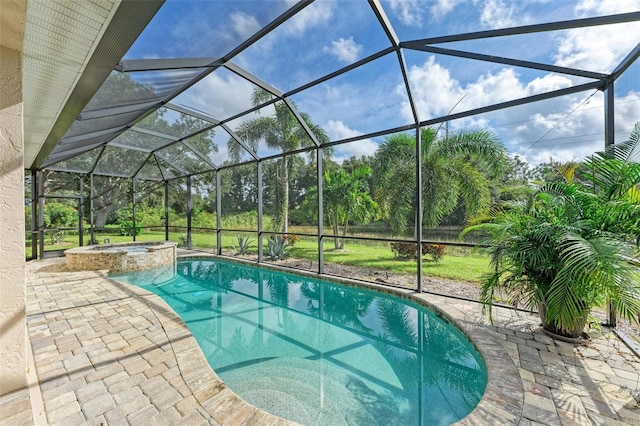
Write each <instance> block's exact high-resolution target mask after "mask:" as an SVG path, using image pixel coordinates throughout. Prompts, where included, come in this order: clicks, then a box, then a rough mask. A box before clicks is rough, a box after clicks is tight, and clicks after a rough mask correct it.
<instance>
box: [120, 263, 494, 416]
mask: <svg viewBox="0 0 640 426" xmlns="http://www.w3.org/2000/svg"><path fill="white" fill-rule="evenodd" d="M154 275H157V274H139V273H129V274H117V275H114V276H113V277H114V278H116V279H118V280H121V281H126V282H129V283H132V284H136V285H138V286H141V287H143V288H145V289H148V290H150V291H152V292H154V293H156V294H158V295H159V296H160V297H162V298H163V299H164V300H165V301H166V302H167V303H168V304H169V305H170V306H171V307H172V308H173V309H174V310H175V311H176V313H178V314H179V315H180V316H181V317H182V318H183V320H184V321H185V323H186V324H187V326H188V327H189V329H190V330H191V332H192V334H193V335H194V337H195V338H196V340H197V341H198V343H199V344H200V346H201V348H202V351H203V353H204V354H205V356H206V357H207V360H208V361H209V363H210V365H211V366H212V368H213V369H214V370H215V372H216V373H217V374H218V375H219V376H220V378H221V379H222V380H223V381H224V382H225V383H226V384H227V385H228V386H229V387H230V388H231V389H232V390H233V391H234V392H236V393H237V394H238V395H240V396H241V397H242V398H244V399H245V400H246V401H248V402H250V403H251V404H253V405H255V406H257V407H259V408H262V409H264V410H266V411H269V412H271V413H273V414H275V415H278V416H281V417H284V418H287V419H290V420H294V421H297V422H300V423H304V424H319V425H324V424H331V425H338V424H367V425H369V424H372V425H373V424H384V425H390V424H402V425H409V424H450V423H453V422H455V421H456V420H459V419H461V418H462V417H464V416H465V415H466V414H468V413H469V412H470V411H471V410H473V408H474V407H475V406H476V405H477V404H478V402H479V401H480V399H481V398H482V394H483V392H484V388H485V386H486V382H487V373H486V369H485V366H484V363H483V361H482V359H481V357H480V355H479V354H478V352H477V351H476V350H475V349H474V348H473V345H471V344H470V342H469V341H468V340H467V339H466V338H465V337H464V335H463V334H462V333H461V332H460V331H459V330H458V329H457V328H455V327H453V326H452V325H450V324H448V323H447V322H446V321H444V320H443V319H441V318H440V317H438V316H437V315H435V314H434V313H433V312H432V311H430V310H428V309H426V308H424V307H422V306H420V305H417V304H414V303H412V302H410V301H407V300H403V299H400V298H397V297H392V296H389V295H384V294H381V293H377V292H372V291H368V290H364V289H360V288H355V287H347V286H341V285H337V284H334V283H328V282H323V281H320V280H316V279H311V278H306V277H301V276H297V275H292V274H285V273H281V272H275V271H271V270H265V269H262V268H256V267H250V266H244V265H239V264H235V263H230V262H224V261H219V260H213V259H206V260H205V259H194V260H180V261H178V264H177V268H176V272H175V277H174V278H173V279H171V280H167V281H164V282H163V283H162V284H155V283H154V282H153V281H154V280H153V279H150V278H147V277H150V276H154Z"/></svg>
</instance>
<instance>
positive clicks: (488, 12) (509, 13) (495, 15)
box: [476, 0, 528, 28]
mask: <svg viewBox="0 0 640 426" xmlns="http://www.w3.org/2000/svg"><path fill="white" fill-rule="evenodd" d="M476 3H477V2H476ZM481 5H482V11H481V12H480V22H481V23H482V25H484V26H485V27H488V28H507V27H513V26H517V25H523V24H524V23H525V22H527V21H528V18H527V16H526V15H525V14H518V15H516V13H515V12H516V5H517V4H516V3H515V2H511V3H510V4H508V5H507V3H506V2H505V1H503V0H483V1H482V2H481Z"/></svg>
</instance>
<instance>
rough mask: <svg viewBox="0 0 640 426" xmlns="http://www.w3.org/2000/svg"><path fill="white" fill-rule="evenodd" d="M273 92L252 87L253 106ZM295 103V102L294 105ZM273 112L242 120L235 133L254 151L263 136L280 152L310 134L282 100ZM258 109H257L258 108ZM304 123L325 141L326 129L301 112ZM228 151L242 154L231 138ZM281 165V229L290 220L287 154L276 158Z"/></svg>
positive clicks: (237, 155) (298, 144)
mask: <svg viewBox="0 0 640 426" xmlns="http://www.w3.org/2000/svg"><path fill="white" fill-rule="evenodd" d="M272 98H273V95H272V94H271V93H269V92H267V91H266V90H264V89H260V88H258V89H255V90H254V91H253V94H252V95H251V103H252V104H253V106H256V107H257V106H259V105H262V104H264V103H265V102H268V101H270V100H271V99H272ZM294 107H295V105H294ZM274 109H275V115H273V116H268V117H267V116H263V117H256V118H254V119H251V120H247V121H245V122H243V123H242V124H241V125H240V126H239V127H238V128H237V129H236V134H237V135H238V136H239V137H240V138H242V140H243V141H244V142H246V143H247V144H248V145H249V147H251V148H252V149H253V150H254V152H257V150H258V143H259V142H260V141H261V140H264V141H265V143H266V144H267V146H268V147H269V148H275V149H280V150H282V152H283V153H287V152H291V151H295V150H296V149H298V148H300V147H301V146H302V143H303V142H304V141H305V140H307V141H308V140H309V135H308V133H307V132H306V130H305V129H304V127H303V125H302V124H301V123H300V122H299V121H298V119H297V118H296V116H295V115H294V114H293V112H292V111H291V109H289V107H288V106H287V104H286V103H284V102H276V103H275V104H274ZM258 113H259V111H258ZM300 117H302V119H303V120H304V122H305V124H306V126H307V127H308V128H309V130H311V132H312V133H313V134H314V136H315V137H316V139H317V140H318V142H320V143H321V144H322V143H326V142H328V141H329V137H328V136H327V134H326V133H325V131H324V130H323V129H322V128H321V127H320V126H318V125H316V124H314V123H313V122H312V121H311V118H310V117H309V116H308V115H307V114H305V113H300ZM228 148H229V155H230V157H231V158H232V159H234V160H236V161H238V160H239V158H240V156H241V151H240V150H241V149H242V148H240V146H239V145H238V144H237V143H235V141H234V140H233V139H230V140H229V142H228ZM279 166H280V171H279V174H280V176H279V177H280V187H281V190H282V199H281V202H280V206H279V210H280V211H279V218H278V219H280V220H282V233H283V234H286V233H287V231H288V222H289V174H290V171H291V170H290V168H291V161H290V158H289V157H287V156H286V155H285V156H283V157H282V158H281V159H280V160H279Z"/></svg>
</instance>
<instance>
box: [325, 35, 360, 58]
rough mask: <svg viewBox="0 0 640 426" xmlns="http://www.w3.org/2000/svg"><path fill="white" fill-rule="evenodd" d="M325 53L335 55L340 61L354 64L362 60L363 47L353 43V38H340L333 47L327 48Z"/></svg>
mask: <svg viewBox="0 0 640 426" xmlns="http://www.w3.org/2000/svg"><path fill="white" fill-rule="evenodd" d="M322 50H323V52H325V53H330V54H332V55H334V56H335V57H336V58H338V60H340V61H342V62H346V63H352V62H355V61H357V60H358V59H360V54H361V53H362V45H360V44H358V43H356V42H355V41H353V37H349V38H347V39H345V38H339V39H338V40H334V41H332V42H331V46H330V47H329V46H325V47H324V48H323V49H322Z"/></svg>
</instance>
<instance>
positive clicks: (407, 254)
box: [391, 243, 418, 259]
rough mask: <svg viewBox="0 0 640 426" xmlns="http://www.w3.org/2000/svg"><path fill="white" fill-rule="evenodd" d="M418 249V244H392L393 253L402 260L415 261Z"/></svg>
mask: <svg viewBox="0 0 640 426" xmlns="http://www.w3.org/2000/svg"><path fill="white" fill-rule="evenodd" d="M417 248H418V246H417V245H416V243H391V251H392V252H393V254H394V255H395V257H397V258H400V259H410V258H414V259H415V257H416V250H417Z"/></svg>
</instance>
